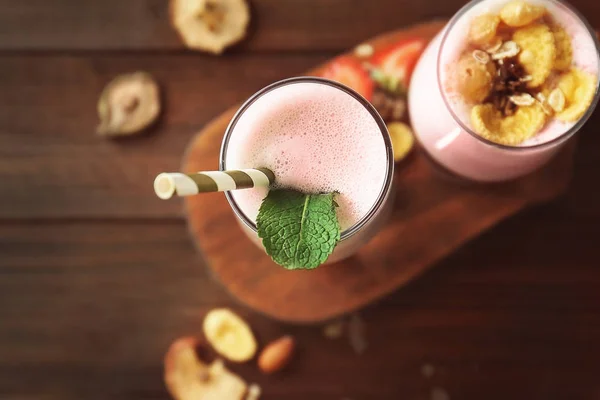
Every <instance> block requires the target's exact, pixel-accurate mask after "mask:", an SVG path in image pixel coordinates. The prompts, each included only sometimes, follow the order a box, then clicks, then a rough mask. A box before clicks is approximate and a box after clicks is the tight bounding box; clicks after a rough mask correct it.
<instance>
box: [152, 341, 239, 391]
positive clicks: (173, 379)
mask: <svg viewBox="0 0 600 400" xmlns="http://www.w3.org/2000/svg"><path fill="white" fill-rule="evenodd" d="M199 345H200V342H199V340H198V339H196V338H193V337H184V338H180V339H177V340H176V341H175V342H173V344H171V347H170V348H169V350H168V351H167V354H166V356H165V365H164V367H165V371H164V379H165V384H166V386H167V389H168V390H169V393H170V394H171V396H173V398H174V399H176V400H198V399H202V400H241V399H242V398H243V396H244V393H246V389H247V386H246V382H244V380H243V379H242V378H240V377H239V376H237V375H235V374H233V373H231V372H230V371H229V370H227V368H225V366H224V364H223V361H222V360H215V361H214V362H213V363H212V364H208V363H207V361H206V360H202V359H200V358H199V356H198V352H197V347H198V346H199Z"/></svg>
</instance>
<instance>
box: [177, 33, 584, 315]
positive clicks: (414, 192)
mask: <svg viewBox="0 0 600 400" xmlns="http://www.w3.org/2000/svg"><path fill="white" fill-rule="evenodd" d="M444 25H445V22H443V21H436V22H430V23H425V24H419V25H414V26H411V27H408V28H406V29H402V30H397V31H394V32H391V33H388V34H384V35H381V36H379V37H377V38H374V39H373V40H369V41H367V42H366V43H369V44H371V45H372V46H373V48H374V49H375V52H377V51H378V50H379V49H381V48H384V47H386V46H390V45H391V44H393V43H398V42H401V41H403V40H406V39H407V38H414V37H418V38H424V39H426V40H430V39H432V38H433V37H434V36H435V35H436V34H437V33H438V32H439V31H440V30H441V29H442V27H443V26H444ZM320 70H322V67H317V68H316V69H312V70H311V71H309V72H307V73H306V75H316V76H319V72H320ZM238 108H239V106H234V107H232V108H231V109H230V110H228V111H226V112H225V113H223V114H222V115H221V116H219V117H218V118H217V119H215V120H214V121H211V122H210V123H209V124H207V126H206V127H205V128H204V129H203V130H202V131H201V132H199V133H198V134H197V136H196V137H195V138H194V139H193V140H192V142H191V143H190V144H189V146H188V148H187V150H186V154H185V158H184V162H183V166H182V170H183V171H185V172H195V171H211V170H214V169H216V168H217V167H218V165H219V153H220V148H221V142H222V140H223V139H222V138H223V135H224V132H225V130H226V129H227V125H229V122H230V121H231V119H232V116H233V115H234V114H235V112H236V111H237V109H238ZM573 149H574V143H573V142H571V143H569V145H568V146H567V148H566V149H565V151H563V152H562V154H560V156H559V157H557V158H555V159H554V160H553V162H552V163H551V164H550V165H547V166H546V167H545V168H543V169H541V170H539V171H537V172H536V173H534V174H532V175H530V176H527V177H525V178H522V179H519V180H516V181H512V182H509V183H505V184H495V185H464V184H463V185H457V184H456V182H451V181H449V179H447V178H446V179H444V176H443V175H442V173H440V172H441V171H439V169H440V168H439V167H437V168H436V167H435V166H434V165H433V164H432V163H431V162H430V161H429V160H428V158H427V156H426V155H425V153H424V152H423V151H420V149H419V150H417V151H416V152H415V154H413V155H412V157H410V158H409V159H408V160H406V162H404V163H403V164H401V165H397V166H396V170H395V177H394V180H395V185H396V187H395V190H396V194H395V196H394V197H395V205H394V211H393V214H392V216H391V218H390V219H389V221H387V223H386V224H385V226H384V227H383V228H382V229H381V231H380V232H379V233H378V235H377V236H376V237H375V238H374V239H373V240H372V241H371V242H370V243H368V244H367V245H366V246H364V247H363V248H362V249H361V250H360V252H359V253H358V254H357V255H356V256H354V257H351V258H349V259H346V260H343V261H341V262H338V263H336V264H335V265H327V266H322V267H320V268H317V269H316V270H314V271H287V270H285V269H283V268H281V267H279V266H277V265H276V264H275V263H274V262H273V261H271V259H270V257H269V256H267V255H266V254H265V253H264V251H263V249H261V248H258V247H257V246H256V245H255V244H254V243H252V242H251V241H250V240H249V239H248V238H247V237H246V235H245V234H244V232H243V231H242V230H241V229H240V227H239V226H238V223H237V221H236V218H235V217H234V215H233V211H232V210H231V207H230V206H229V204H228V203H227V201H226V200H225V196H223V195H222V194H221V193H214V194H211V195H207V196H205V195H202V196H191V197H186V198H185V203H186V209H187V215H186V216H187V219H188V223H189V225H190V233H191V235H192V239H193V240H194V243H195V244H196V246H197V247H198V249H199V250H200V252H201V254H202V256H203V257H204V259H205V261H206V263H207V265H208V267H209V268H210V269H211V271H212V272H213V273H214V274H215V277H216V278H217V279H218V280H219V281H221V282H222V283H223V285H224V286H225V288H226V289H227V290H228V291H229V292H230V293H231V294H232V295H233V296H235V297H236V298H238V299H239V300H240V301H241V302H242V303H244V304H246V305H248V306H250V307H251V308H252V309H254V310H256V311H259V312H262V313H264V314H266V315H268V316H270V317H273V318H276V319H278V320H281V321H286V322H295V323H317V322H324V321H327V320H328V319H333V318H336V317H339V316H341V315H344V314H348V313H350V312H352V311H355V310H357V309H359V308H360V307H364V306H365V305H367V304H369V303H371V302H373V301H374V300H376V299H379V298H380V297H382V296H384V295H386V294H389V293H390V292H392V291H393V290H396V289H398V288H399V287H401V286H402V285H405V284H406V283H407V282H409V281H410V280H411V279H413V278H415V277H416V276H418V275H419V274H421V273H423V272H424V271H425V270H426V269H427V268H429V267H430V266H431V265H432V264H433V263H434V262H436V261H438V260H440V259H441V258H442V257H444V256H447V255H448V254H450V253H451V252H452V251H454V250H456V249H457V248H458V247H459V246H461V245H463V244H464V243H466V242H468V241H469V240H471V239H472V238H474V237H475V236H476V235H478V234H480V233H481V232H482V231H484V230H486V229H489V228H490V227H492V226H494V225H495V224H497V223H498V222H500V221H502V220H503V219H504V218H506V217H508V216H511V215H513V214H514V213H516V212H518V211H521V210H522V209H523V208H525V207H528V206H530V205H531V204H536V203H538V202H539V201H540V200H549V199H552V198H554V197H556V196H559V195H561V194H563V193H564V191H565V189H566V187H567V185H568V184H569V182H570V179H571V170H572V159H573V157H572V154H573ZM445 172H446V171H443V173H445ZM448 175H449V174H448ZM455 180H456V179H455ZM233 244H234V246H235V251H231V246H232V245H233Z"/></svg>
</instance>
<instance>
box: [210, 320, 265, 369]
mask: <svg viewBox="0 0 600 400" xmlns="http://www.w3.org/2000/svg"><path fill="white" fill-rule="evenodd" d="M202 329H203V331H204V336H206V339H207V340H208V342H209V343H210V344H211V345H212V346H213V348H214V349H215V350H216V351H217V353H219V354H221V355H222V356H223V357H225V358H227V359H229V360H231V361H235V362H244V361H248V360H250V359H251V358H252V357H254V354H256V348H257V345H256V339H255V338H254V334H253V333H252V330H251V329H250V327H249V326H248V324H247V323H246V322H245V321H244V320H243V319H242V318H240V317H239V316H238V315H237V314H235V313H234V312H232V311H231V310H229V309H227V308H217V309H214V310H211V311H210V312H209V313H208V314H206V317H204V323H203V325H202Z"/></svg>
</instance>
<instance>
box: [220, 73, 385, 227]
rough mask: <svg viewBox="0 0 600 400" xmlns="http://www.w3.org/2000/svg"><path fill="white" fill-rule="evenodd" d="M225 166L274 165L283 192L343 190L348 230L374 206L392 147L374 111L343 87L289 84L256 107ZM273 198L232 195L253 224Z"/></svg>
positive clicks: (256, 192)
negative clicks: (262, 206)
mask: <svg viewBox="0 0 600 400" xmlns="http://www.w3.org/2000/svg"><path fill="white" fill-rule="evenodd" d="M225 162H226V167H227V169H239V168H256V167H266V168H269V169H271V170H272V171H273V172H274V173H275V176H276V181H277V185H278V187H285V188H293V189H295V190H299V191H302V192H304V193H322V192H332V191H335V190H337V191H338V192H340V195H339V196H338V197H337V199H336V201H337V202H338V204H339V205H340V207H339V208H338V209H337V213H338V219H339V221H340V225H341V229H342V231H344V230H346V229H348V228H350V227H351V226H352V225H354V224H355V223H357V222H358V221H359V220H360V219H361V218H362V217H363V216H364V215H365V214H367V213H368V211H369V210H370V209H371V208H372V207H373V205H374V204H375V202H376V200H377V198H378V196H379V193H380V192H381V189H382V187H383V185H384V182H385V177H386V171H387V153H386V147H385V142H384V140H383V137H382V134H381V131H380V129H379V126H378V125H377V123H376V121H375V119H374V118H373V117H372V116H371V114H370V113H369V112H368V111H367V109H365V107H364V106H363V105H361V104H360V103H359V102H358V101H357V100H356V99H354V98H353V97H352V96H350V95H348V94H347V93H345V92H344V91H342V90H340V89H337V88H335V87H333V86H329V85H326V84H319V83H309V82H299V83H291V84H288V85H285V86H281V87H279V88H277V89H273V90H271V91H270V92H268V93H266V94H263V95H262V96H261V97H259V98H258V99H257V100H256V101H255V102H254V103H252V105H250V106H249V107H248V108H247V109H246V110H245V112H244V113H243V114H242V116H241V117H240V118H239V120H238V122H237V124H236V125H235V127H234V129H233V132H232V134H231V136H230V141H229V144H228V148H227V154H226V156H225ZM267 193H268V189H266V188H254V189H246V190H237V191H234V192H232V194H233V197H234V199H235V201H236V202H237V204H238V205H239V207H240V208H241V210H242V211H243V212H244V214H246V215H247V216H248V218H250V219H252V220H253V221H256V216H257V214H258V210H259V207H260V204H261V202H262V199H263V198H264V197H265V196H266V195H267Z"/></svg>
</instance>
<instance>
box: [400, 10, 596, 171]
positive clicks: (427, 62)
mask: <svg viewBox="0 0 600 400" xmlns="http://www.w3.org/2000/svg"><path fill="white" fill-rule="evenodd" d="M598 67H599V52H598V42H597V39H596V36H595V33H594V31H593V30H592V29H591V28H590V26H589V25H588V23H587V22H586V21H585V20H584V18H583V17H582V16H581V15H580V14H579V13H577V12H576V11H575V10H574V9H573V8H572V7H571V6H569V5H568V4H566V3H564V2H562V1H557V0H516V1H507V0H475V1H472V2H471V3H469V4H467V5H466V6H465V7H463V8H462V9H461V10H460V11H459V12H458V13H457V14H456V15H455V16H454V17H453V18H452V19H451V21H450V22H449V23H448V24H447V26H446V27H445V28H444V29H443V30H442V32H441V33H439V34H438V35H437V37H436V38H435V39H434V40H433V41H432V42H431V43H430V45H429V47H428V48H427V49H426V50H425V52H424V54H423V56H422V57H421V59H420V61H419V63H418V64H417V66H416V68H415V71H414V74H413V77H412V81H411V85H410V92H409V97H408V98H409V112H410V117H411V121H412V124H413V127H414V131H415V134H416V136H417V139H418V140H419V142H420V143H421V145H422V146H423V147H424V149H425V150H426V152H427V153H428V154H429V155H430V156H431V158H432V159H433V160H434V161H435V162H437V163H438V164H441V165H442V166H443V167H445V168H446V169H447V170H449V171H450V172H453V173H454V174H457V175H459V176H462V177H465V178H468V179H471V180H475V181H483V182H493V181H503V180H508V179H512V178H517V177H520V176H523V175H525V174H528V173H530V172H532V171H534V170H536V169H537V168H539V167H541V166H542V165H544V164H545V163H546V162H548V161H549V160H550V159H551V158H552V157H553V156H554V155H555V154H556V153H557V152H558V151H559V150H560V149H561V148H562V147H563V146H564V145H565V143H566V142H567V140H568V139H569V138H571V137H572V136H573V135H574V134H575V133H576V132H577V131H578V130H579V129H580V128H581V126H582V125H583V124H584V123H585V121H586V120H587V119H588V118H589V116H590V115H591V113H592V111H593V109H594V107H595V106H596V103H597V102H598V69H599V68H598Z"/></svg>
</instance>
